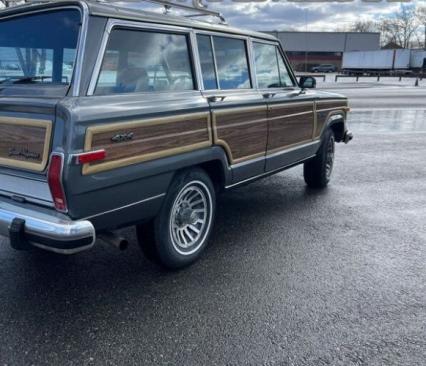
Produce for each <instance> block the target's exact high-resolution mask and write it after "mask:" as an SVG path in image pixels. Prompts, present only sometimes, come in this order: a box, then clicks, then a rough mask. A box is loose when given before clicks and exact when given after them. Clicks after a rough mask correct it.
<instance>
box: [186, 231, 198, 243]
mask: <svg viewBox="0 0 426 366" xmlns="http://www.w3.org/2000/svg"><path fill="white" fill-rule="evenodd" d="M183 232H184V233H185V234H186V235H187V236H188V238H189V239H190V240H191V244H192V242H193V241H194V239H195V238H196V237H197V236H196V235H195V236H192V235H191V232H190V231H189V230H188V228H185V229H183Z"/></svg>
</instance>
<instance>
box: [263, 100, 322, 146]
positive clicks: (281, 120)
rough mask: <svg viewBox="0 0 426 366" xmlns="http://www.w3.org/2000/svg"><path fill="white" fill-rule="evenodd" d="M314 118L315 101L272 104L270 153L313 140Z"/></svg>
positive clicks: (270, 112) (269, 114)
mask: <svg viewBox="0 0 426 366" xmlns="http://www.w3.org/2000/svg"><path fill="white" fill-rule="evenodd" d="M314 118H315V115H314V103H313V102H302V103H288V104H281V105H271V108H270V110H269V113H268V120H269V140H268V153H275V152H277V151H280V150H284V149H286V148H288V147H290V146H293V145H295V144H299V143H303V142H307V141H310V140H312V134H313V130H314V122H315V121H314Z"/></svg>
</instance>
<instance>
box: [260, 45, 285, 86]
mask: <svg viewBox="0 0 426 366" xmlns="http://www.w3.org/2000/svg"><path fill="white" fill-rule="evenodd" d="M253 51H254V63H255V68H256V78H257V84H258V86H259V88H260V89H265V88H279V87H280V86H281V81H280V72H279V70H278V59H277V55H276V52H277V51H276V46H274V45H271V44H264V43H257V42H254V43H253Z"/></svg>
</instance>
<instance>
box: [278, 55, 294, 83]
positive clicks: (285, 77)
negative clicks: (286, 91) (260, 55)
mask: <svg viewBox="0 0 426 366" xmlns="http://www.w3.org/2000/svg"><path fill="white" fill-rule="evenodd" d="M276 50H277V57H278V69H279V71H280V81H281V86H282V87H286V86H295V85H294V82H293V80H292V79H291V77H290V73H289V71H288V68H287V65H286V64H285V62H284V59H283V56H282V55H281V52H280V51H279V49H278V48H277V47H276Z"/></svg>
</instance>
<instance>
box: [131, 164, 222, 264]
mask: <svg viewBox="0 0 426 366" xmlns="http://www.w3.org/2000/svg"><path fill="white" fill-rule="evenodd" d="M215 201H216V197H215V189H214V186H213V184H212V182H211V180H210V178H209V176H208V175H207V174H206V173H205V172H204V171H203V170H201V169H193V170H186V171H183V172H181V173H179V174H178V175H177V176H176V177H175V179H174V180H173V182H172V184H171V186H170V189H169V192H168V194H167V196H166V198H165V200H164V202H163V206H162V208H161V210H160V213H159V214H158V216H157V217H156V218H155V219H154V220H153V222H151V223H148V224H141V225H138V227H137V234H138V241H139V244H140V245H141V247H142V250H143V251H144V253H145V255H146V256H147V258H148V259H150V260H153V261H155V262H157V263H158V264H161V265H163V266H165V267H167V268H173V269H177V268H182V267H185V266H187V265H189V264H191V263H192V262H193V261H195V260H196V259H197V258H198V257H199V256H200V254H201V252H202V251H203V249H204V248H205V246H206V244H207V242H208V239H209V236H210V233H211V229H212V226H213V221H214V214H215V209H216V202H215Z"/></svg>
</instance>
